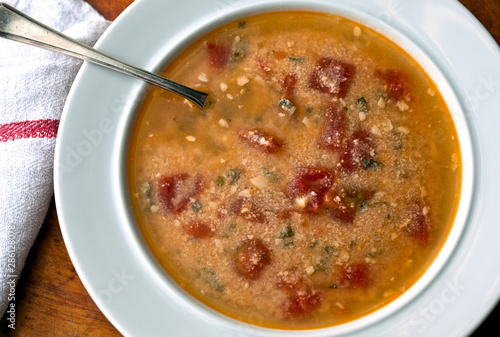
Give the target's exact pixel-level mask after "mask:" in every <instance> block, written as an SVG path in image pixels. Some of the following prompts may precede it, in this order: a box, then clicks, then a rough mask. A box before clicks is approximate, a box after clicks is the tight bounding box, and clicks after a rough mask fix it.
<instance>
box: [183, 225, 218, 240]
mask: <svg viewBox="0 0 500 337" xmlns="http://www.w3.org/2000/svg"><path fill="white" fill-rule="evenodd" d="M214 233H215V231H214V230H213V229H212V228H211V227H210V226H209V225H208V224H206V223H204V222H201V221H195V222H192V223H190V224H189V225H188V226H187V234H188V235H189V236H192V237H195V238H198V239H203V238H209V237H211V236H213V235H214Z"/></svg>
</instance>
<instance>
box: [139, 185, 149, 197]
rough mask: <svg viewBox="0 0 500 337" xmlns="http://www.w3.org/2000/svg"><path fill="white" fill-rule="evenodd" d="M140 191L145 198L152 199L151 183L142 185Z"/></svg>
mask: <svg viewBox="0 0 500 337" xmlns="http://www.w3.org/2000/svg"><path fill="white" fill-rule="evenodd" d="M140 191H141V194H142V195H144V197H145V198H148V199H149V198H151V184H150V183H149V181H145V182H143V183H142V185H141V189H140Z"/></svg>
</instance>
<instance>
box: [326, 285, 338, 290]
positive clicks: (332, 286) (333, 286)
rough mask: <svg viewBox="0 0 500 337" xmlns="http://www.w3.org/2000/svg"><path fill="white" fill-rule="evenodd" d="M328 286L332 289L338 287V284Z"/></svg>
mask: <svg viewBox="0 0 500 337" xmlns="http://www.w3.org/2000/svg"><path fill="white" fill-rule="evenodd" d="M328 288H330V289H337V288H338V287H337V285H336V284H332V285H331V286H328Z"/></svg>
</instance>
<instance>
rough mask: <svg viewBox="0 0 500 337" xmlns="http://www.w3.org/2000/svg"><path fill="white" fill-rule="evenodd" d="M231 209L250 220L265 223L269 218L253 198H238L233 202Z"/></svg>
mask: <svg viewBox="0 0 500 337" xmlns="http://www.w3.org/2000/svg"><path fill="white" fill-rule="evenodd" d="M230 211H231V212H232V213H233V214H236V215H238V216H240V217H242V218H243V219H245V220H247V221H250V222H255V223H264V222H266V220H267V218H266V215H265V213H264V212H263V211H262V210H261V209H259V207H258V206H257V205H256V204H255V203H254V202H253V201H252V200H250V199H246V198H238V199H236V200H235V201H234V202H233V203H232V204H231V206H230Z"/></svg>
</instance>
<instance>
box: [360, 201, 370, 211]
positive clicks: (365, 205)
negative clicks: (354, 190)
mask: <svg viewBox="0 0 500 337" xmlns="http://www.w3.org/2000/svg"><path fill="white" fill-rule="evenodd" d="M367 207H368V202H367V201H366V200H362V201H361V203H360V204H359V209H360V210H363V209H365V208H367Z"/></svg>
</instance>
